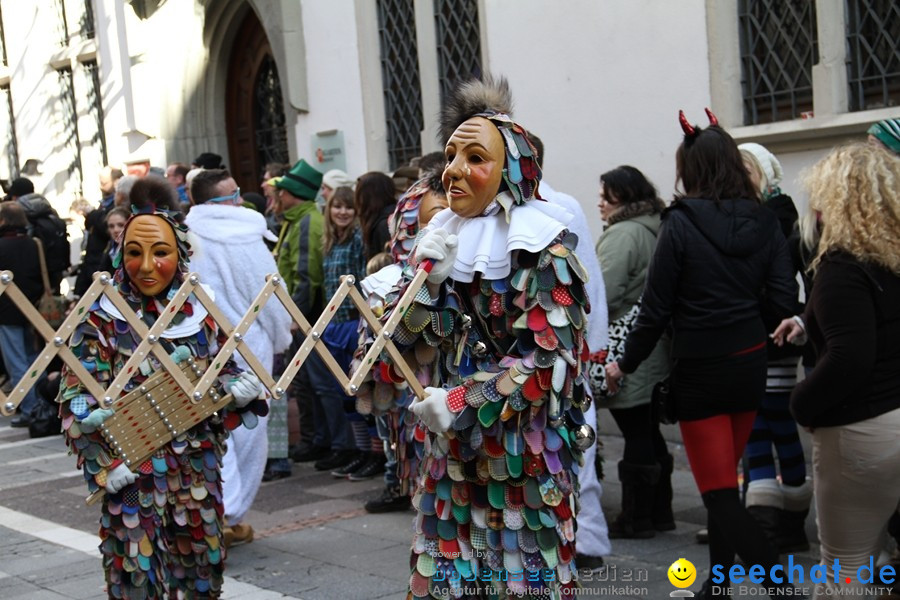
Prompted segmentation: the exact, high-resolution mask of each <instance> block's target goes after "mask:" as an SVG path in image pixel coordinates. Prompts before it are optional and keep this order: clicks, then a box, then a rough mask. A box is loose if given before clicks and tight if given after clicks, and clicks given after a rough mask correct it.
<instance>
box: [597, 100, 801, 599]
mask: <svg viewBox="0 0 900 600" xmlns="http://www.w3.org/2000/svg"><path fill="white" fill-rule="evenodd" d="M709 114H710V127H707V128H706V129H702V130H701V129H700V128H699V126H691V125H690V124H689V123H688V122H687V120H686V119H684V116H683V115H682V128H683V129H684V134H685V135H684V141H683V142H682V144H681V146H679V148H678V151H677V153H676V171H677V174H678V180H679V182H680V184H681V186H682V188H683V189H684V194H680V195H678V196H676V198H675V201H674V202H673V203H672V206H671V207H669V208H668V209H667V210H666V212H665V213H664V215H663V224H662V228H661V229H660V233H659V240H658V242H657V246H656V252H655V253H654V256H653V260H652V262H651V264H650V271H649V273H648V276H647V283H646V287H645V288H644V302H643V305H642V307H641V312H640V315H639V316H638V319H637V322H636V323H635V326H634V327H633V328H632V330H631V332H630V334H629V336H628V339H627V341H626V343H625V353H624V355H623V357H622V359H621V360H620V361H619V362H618V363H611V364H610V365H608V366H607V377H608V379H609V381H610V384H611V386H610V387H611V389H612V388H613V387H614V386H616V385H617V383H618V380H620V379H621V377H622V376H623V374H624V373H632V372H634V370H635V369H636V368H637V367H638V365H640V364H641V362H643V361H644V360H645V359H646V358H647V356H648V355H649V354H650V352H651V351H652V350H653V348H654V347H655V345H656V342H657V340H659V337H660V336H661V335H662V333H663V332H664V331H665V330H666V329H667V328H669V327H671V330H672V334H673V343H672V356H673V358H674V359H675V366H674V369H673V374H672V394H673V397H674V398H675V399H676V402H677V416H678V419H679V424H680V427H681V434H682V437H683V439H684V446H685V451H686V453H687V456H688V460H689V462H690V464H691V471H692V473H693V475H694V480H695V481H696V483H697V487H698V488H699V490H700V494H701V496H702V498H703V504H704V505H705V506H706V509H707V521H708V528H709V557H710V567H712V566H714V565H722V566H723V568H724V570H725V571H726V572H727V571H728V569H730V568H731V566H732V565H733V564H734V555H735V553H737V554H738V555H739V556H740V558H741V559H742V560H743V562H744V564H747V565H752V564H759V565H762V566H763V567H764V568H765V569H766V572H767V573H768V572H769V568H770V567H772V566H774V565H775V564H777V562H778V553H777V551H776V550H775V548H774V547H773V546H772V545H771V544H770V543H769V541H768V539H767V538H766V536H765V534H764V533H763V532H762V531H761V530H760V528H759V527H758V526H757V525H756V523H755V522H754V520H753V518H752V517H751V516H750V513H748V512H747V510H746V509H745V508H744V507H743V505H742V504H741V501H740V498H739V496H738V483H737V476H736V467H737V464H738V462H739V461H740V459H741V456H742V455H743V453H744V447H745V446H746V444H747V439H748V437H749V436H750V430H751V428H752V426H753V421H754V418H755V416H756V410H757V408H758V407H759V404H760V401H761V400H762V398H763V395H764V394H765V389H766V339H767V334H766V327H765V325H764V323H763V317H762V311H761V304H762V303H763V300H764V301H765V302H766V303H768V304H769V305H770V306H771V307H772V308H773V310H774V312H775V313H776V314H778V315H781V316H785V315H790V314H791V313H792V310H793V309H794V307H795V302H796V298H797V292H798V290H797V282H796V281H795V280H794V277H793V274H794V271H793V268H792V266H791V257H790V253H789V251H788V247H787V243H786V241H785V239H784V236H783V235H782V233H781V230H780V229H779V226H778V222H777V217H776V216H775V214H774V213H773V212H771V211H769V210H766V209H764V208H763V207H762V206H761V205H760V202H759V195H758V193H757V191H756V189H755V187H754V186H753V184H752V182H751V181H750V177H749V174H748V172H747V170H746V169H745V168H744V165H743V162H742V160H741V155H740V152H739V151H738V148H737V145H736V144H735V143H734V140H733V139H732V138H731V136H729V135H728V134H727V133H726V132H725V130H724V129H722V128H720V127H719V126H718V124H717V122H716V121H715V117H714V116H712V113H709ZM711 592H712V589H711V585H710V582H709V581H707V582H706V583H705V584H704V586H703V589H702V590H701V591H700V594H699V597H702V598H709V597H713V595H712V593H711Z"/></svg>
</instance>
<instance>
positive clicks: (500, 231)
mask: <svg viewBox="0 0 900 600" xmlns="http://www.w3.org/2000/svg"><path fill="white" fill-rule="evenodd" d="M498 209H499V210H497V211H490V212H492V214H488V215H483V216H479V217H474V218H467V217H460V216H458V215H456V214H454V213H453V211H452V210H450V209H449V208H445V209H444V210H442V211H441V212H439V213H438V214H436V215H435V216H434V217H433V218H432V219H431V222H430V223H428V227H427V228H426V231H431V230H434V229H438V228H442V229H445V230H446V231H447V232H448V233H455V234H456V236H457V237H458V238H459V250H458V252H457V254H456V262H454V263H453V271H452V272H451V273H450V277H451V278H452V279H453V280H454V281H461V282H464V283H468V282H470V281H472V280H473V279H474V277H475V273H476V272H477V273H481V274H482V277H483V278H484V279H488V280H495V279H504V278H505V277H506V276H507V275H509V272H510V265H511V263H510V256H511V253H512V251H513V250H526V251H528V252H540V251H541V250H543V249H544V248H546V247H547V246H548V245H549V244H550V242H552V241H553V239H554V238H556V236H558V235H559V233H560V232H561V231H562V230H563V229H566V228H567V227H568V225H569V223H571V222H572V219H573V218H574V217H573V216H572V214H571V213H570V212H569V211H567V210H566V209H564V208H562V207H561V206H557V205H556V204H551V203H549V202H545V201H543V200H538V199H533V200H529V201H528V202H526V203H524V204H513V205H512V206H510V208H509V213H508V216H507V214H506V213H504V209H502V208H499V205H498ZM507 221H508V222H507ZM419 239H421V237H420V238H419Z"/></svg>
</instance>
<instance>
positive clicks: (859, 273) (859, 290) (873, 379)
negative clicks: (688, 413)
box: [774, 143, 900, 598]
mask: <svg viewBox="0 0 900 600" xmlns="http://www.w3.org/2000/svg"><path fill="white" fill-rule="evenodd" d="M805 184H806V187H807V189H808V191H809V195H810V208H811V209H812V210H815V211H818V212H819V213H821V215H822V234H821V239H820V240H819V246H818V251H817V253H816V256H815V257H814V258H813V262H812V269H813V271H814V277H815V279H814V281H815V285H814V286H813V291H812V295H811V297H810V300H809V302H808V304H807V306H806V311H805V313H804V314H803V317H802V319H801V318H800V317H794V318H793V319H786V320H784V321H782V323H781V325H779V326H778V328H777V329H776V330H775V333H774V337H775V342H776V343H777V344H783V343H784V341H785V340H787V341H789V342H793V343H802V342H803V341H804V340H805V339H806V338H808V339H809V340H811V341H812V343H813V345H814V346H815V348H816V352H817V354H818V361H817V362H816V366H815V368H814V369H813V370H812V372H811V373H810V374H809V375H808V376H807V377H806V379H804V380H803V381H802V382H800V383H798V384H797V387H796V388H795V389H794V393H793V395H792V397H791V411H792V412H793V414H794V416H795V417H796V419H797V422H798V423H800V424H801V425H804V426H806V427H808V428H809V429H810V430H811V431H812V435H813V469H814V471H815V475H814V481H815V492H816V493H815V496H816V512H817V513H818V522H819V539H820V541H821V544H822V550H821V564H823V565H825V567H826V568H827V569H828V576H827V577H826V582H827V583H824V584H819V585H818V586H817V588H816V593H815V595H814V598H818V597H821V596H825V595H833V594H843V593H858V594H863V593H865V592H864V591H863V590H862V585H863V584H862V583H861V582H860V581H858V580H857V579H856V578H849V577H848V578H846V579H845V578H844V577H842V576H841V574H840V573H833V572H832V568H833V565H835V564H838V561H840V563H839V564H840V570H841V573H844V574H856V573H857V572H858V569H859V568H860V567H862V566H864V565H865V566H868V565H869V561H870V560H871V557H872V556H877V555H878V553H879V552H880V550H881V547H882V541H883V540H882V535H883V531H884V524H885V522H886V521H887V520H888V518H889V517H890V516H891V514H892V513H893V512H894V511H895V510H896V508H897V504H898V500H900V478H898V477H897V473H898V472H900V444H898V442H897V431H898V429H900V345H898V344H897V340H898V339H900V237H898V236H897V232H898V231H900V158H897V157H896V156H894V155H892V154H891V153H889V152H888V151H887V150H885V149H883V148H878V147H875V146H873V145H869V144H862V143H857V144H851V145H847V146H843V147H839V148H836V149H835V150H832V152H831V153H830V154H828V156H826V157H825V158H824V159H822V160H821V161H819V162H818V163H817V164H816V165H815V166H814V167H813V168H812V169H811V170H810V171H809V172H808V173H807V175H806V177H805ZM873 575H875V574H873ZM877 584H878V583H877V576H876V585H877ZM828 588H830V589H828ZM836 588H837V589H836ZM857 588H858V589H857Z"/></svg>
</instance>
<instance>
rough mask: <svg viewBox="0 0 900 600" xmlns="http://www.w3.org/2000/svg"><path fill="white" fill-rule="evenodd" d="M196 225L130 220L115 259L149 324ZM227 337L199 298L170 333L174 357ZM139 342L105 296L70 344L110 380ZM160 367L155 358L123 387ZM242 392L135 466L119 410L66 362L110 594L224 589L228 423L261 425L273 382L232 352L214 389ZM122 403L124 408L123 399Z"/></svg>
mask: <svg viewBox="0 0 900 600" xmlns="http://www.w3.org/2000/svg"><path fill="white" fill-rule="evenodd" d="M186 236H187V228H186V227H184V226H181V225H177V224H176V223H175V222H174V221H173V220H172V219H171V218H170V217H169V216H168V214H165V213H162V212H154V213H148V214H139V215H136V216H133V217H132V218H131V219H129V221H128V223H127V224H126V226H125V230H124V232H123V234H122V242H121V246H120V248H119V249H118V252H117V253H116V256H115V258H114V265H115V266H116V267H117V270H116V272H115V276H114V285H115V287H116V291H117V292H118V293H119V294H121V295H122V297H123V298H124V299H125V300H126V302H127V303H128V304H129V306H130V307H131V308H132V309H133V310H134V311H135V312H136V313H137V314H138V315H139V317H140V318H141V319H142V320H143V321H144V322H145V323H147V325H148V327H149V326H152V324H153V323H154V322H155V321H156V319H157V318H158V317H159V315H160V314H161V312H162V311H163V310H164V309H165V307H166V305H167V304H168V302H169V301H170V300H171V298H172V297H173V296H174V294H175V291H176V290H177V288H178V287H179V286H180V285H181V283H182V282H183V280H184V276H185V273H186V265H187V260H188V256H189V253H190V252H189V245H188V243H187V237H186ZM223 341H224V338H217V328H216V325H215V323H214V321H213V320H212V318H211V317H210V316H209V315H208V314H207V311H206V309H205V308H204V307H203V306H202V305H201V304H200V303H199V302H196V300H195V299H194V297H193V296H192V297H191V298H190V299H189V300H188V301H187V302H185V304H184V305H183V306H182V307H181V309H180V310H179V313H178V315H177V316H176V317H175V319H174V320H173V321H172V323H171V324H170V325H169V327H168V328H167V329H166V330H165V332H164V333H163V334H162V335H161V336H160V341H159V343H160V344H162V345H163V347H164V348H165V349H166V350H167V351H169V352H170V353H171V354H172V356H173V358H176V357H177V356H186V355H190V356H193V357H194V358H195V359H206V358H209V357H211V356H214V355H215V354H216V353H217V352H218V349H219V346H220V344H221V343H223ZM140 342H141V340H140V339H139V338H138V337H137V335H136V334H135V332H134V331H133V330H132V329H131V327H130V326H129V325H128V323H127V322H126V321H125V319H124V317H123V316H122V314H121V313H120V312H119V310H118V309H117V308H116V307H115V306H114V305H113V303H112V302H111V301H110V300H109V299H108V298H107V297H106V296H102V297H101V299H100V300H99V301H97V302H96V303H95V304H94V305H93V306H92V307H91V309H90V311H89V312H88V313H87V315H86V316H85V318H84V320H83V321H82V322H81V323H80V324H79V325H78V326H77V328H76V330H75V332H74V333H73V335H72V338H71V341H70V344H71V347H72V352H73V353H74V354H75V356H77V357H78V358H79V359H80V360H81V363H82V364H83V365H84V366H85V368H86V369H87V370H88V372H90V373H91V374H92V375H93V376H94V378H95V379H96V380H97V381H98V382H100V384H101V385H102V386H104V387H106V386H108V385H109V384H110V383H111V382H112V381H113V379H115V377H116V376H117V375H118V374H119V372H120V371H121V370H122V368H123V366H124V365H125V363H126V361H127V360H128V359H129V358H130V357H131V355H132V354H133V352H134V350H135V349H136V348H137V346H138V344H139V343H140ZM159 368H160V366H159V363H158V362H157V360H156V359H155V357H153V356H152V355H151V357H149V358H147V359H146V360H145V361H144V362H143V363H142V364H141V365H140V369H136V372H137V374H136V375H135V376H134V377H133V378H132V379H131V380H130V381H129V382H128V384H127V385H126V387H125V392H128V391H130V390H132V389H134V388H135V387H136V386H140V385H141V383H142V382H143V381H145V380H146V379H147V378H148V377H149V376H151V375H152V374H153V373H154V372H156V371H157V370H159ZM216 389H217V390H218V393H221V394H225V393H227V392H230V393H231V394H232V395H233V398H234V401H233V402H232V403H231V404H229V405H228V407H227V408H226V410H224V411H220V412H219V413H217V414H216V415H213V416H211V417H208V418H207V419H206V420H204V421H201V422H200V423H199V424H197V425H195V426H194V427H192V428H190V429H188V430H187V431H185V432H184V433H181V434H179V435H178V436H177V437H175V438H174V439H172V440H171V441H170V442H169V443H167V444H165V445H164V446H163V447H162V448H160V449H159V450H157V452H156V453H155V454H154V455H153V457H152V458H151V459H150V460H147V461H145V462H144V463H143V464H140V465H131V466H130V467H129V466H128V465H126V464H125V463H124V462H123V461H122V460H121V459H120V458H119V456H118V455H117V452H116V450H115V449H114V448H113V447H112V446H111V445H110V444H108V443H107V441H106V440H105V439H104V437H103V436H102V435H101V433H100V428H101V425H102V423H103V421H104V420H105V419H106V418H108V417H110V416H111V415H112V414H113V411H112V410H108V409H105V408H101V407H100V405H99V404H98V399H97V398H94V397H93V396H91V395H90V394H89V393H88V392H87V391H86V390H85V388H84V386H82V385H81V384H80V382H79V381H78V379H77V378H76V377H75V375H74V374H73V373H72V372H71V371H69V370H68V368H66V369H64V370H63V373H62V381H61V398H60V401H61V407H60V416H61V417H62V418H63V429H64V431H65V435H66V442H67V444H68V446H69V449H70V451H71V452H72V453H74V454H76V455H77V456H78V466H79V468H81V469H82V470H83V471H84V477H85V480H86V481H87V484H88V489H89V490H90V491H91V492H95V491H97V490H99V489H101V488H103V489H105V490H106V492H107V493H106V496H105V498H104V500H103V506H102V516H101V518H100V540H101V541H100V551H101V553H102V555H103V567H104V571H105V573H106V583H107V592H108V594H109V597H110V598H129V599H141V598H163V597H167V598H218V597H219V596H220V594H221V590H222V572H223V565H224V560H225V548H224V546H223V545H222V531H223V522H222V515H223V505H222V482H221V479H220V476H219V474H220V468H221V463H222V454H223V448H224V440H225V437H226V435H227V430H228V429H233V428H235V427H237V426H239V425H242V424H243V425H244V426H247V427H254V426H255V425H256V422H257V416H260V415H264V414H265V413H266V410H267V407H266V402H265V400H259V399H258V398H260V397H261V396H262V394H263V387H262V385H261V384H260V382H259V380H258V379H257V378H256V377H255V376H254V375H252V374H251V373H249V372H248V373H240V372H239V371H238V370H237V369H236V368H235V366H234V364H233V362H232V361H228V363H227V364H226V366H225V368H224V369H223V371H222V374H221V376H220V380H219V384H218V385H217V386H216ZM113 408H115V405H114V406H113Z"/></svg>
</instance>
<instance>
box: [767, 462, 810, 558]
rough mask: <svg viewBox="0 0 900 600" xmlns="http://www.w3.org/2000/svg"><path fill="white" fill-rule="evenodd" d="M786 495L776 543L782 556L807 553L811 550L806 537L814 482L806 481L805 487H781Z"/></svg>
mask: <svg viewBox="0 0 900 600" xmlns="http://www.w3.org/2000/svg"><path fill="white" fill-rule="evenodd" d="M781 491H782V492H783V493H784V510H783V511H782V512H781V521H780V523H779V526H778V536H777V538H776V543H777V545H778V551H779V552H781V553H782V554H788V553H790V552H805V551H807V550H809V540H808V539H807V537H806V517H807V515H809V503H810V502H811V501H812V494H813V487H812V481H810V480H808V479H807V480H806V481H805V482H804V483H803V485H800V486H791V485H784V484H782V485H781Z"/></svg>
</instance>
